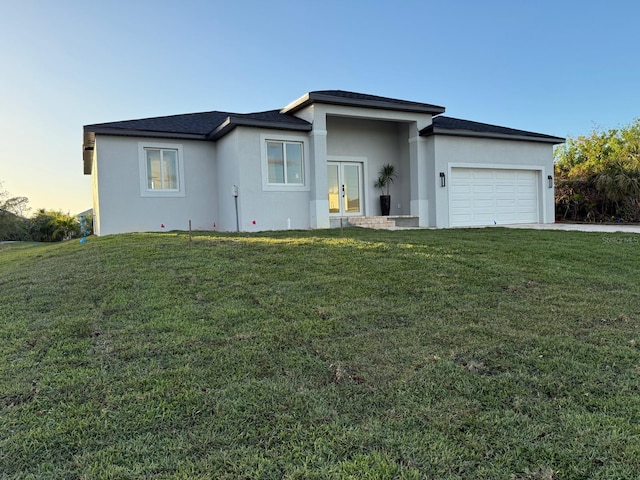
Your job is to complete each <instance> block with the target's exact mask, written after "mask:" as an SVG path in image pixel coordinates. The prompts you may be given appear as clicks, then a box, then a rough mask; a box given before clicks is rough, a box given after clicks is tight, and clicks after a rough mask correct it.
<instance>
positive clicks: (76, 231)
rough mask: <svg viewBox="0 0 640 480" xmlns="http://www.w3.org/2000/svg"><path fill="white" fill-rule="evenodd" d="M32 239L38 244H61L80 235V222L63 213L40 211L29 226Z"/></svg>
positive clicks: (42, 209)
mask: <svg viewBox="0 0 640 480" xmlns="http://www.w3.org/2000/svg"><path fill="white" fill-rule="evenodd" d="M29 233H30V234H31V238H32V239H33V240H35V241H38V242H59V241H61V240H69V239H71V238H74V237H77V236H78V235H80V222H78V220H77V219H76V218H74V217H71V216H69V215H66V214H64V213H62V212H54V211H47V210H45V209H44V208H41V209H39V210H38V211H37V212H36V214H35V215H34V216H33V218H32V219H31V222H30V226H29Z"/></svg>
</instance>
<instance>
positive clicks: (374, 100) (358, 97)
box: [280, 90, 445, 115]
mask: <svg viewBox="0 0 640 480" xmlns="http://www.w3.org/2000/svg"><path fill="white" fill-rule="evenodd" d="M314 103H323V104H329V105H342V106H350V107H364V108H375V109H379V110H395V111H401V112H412V113H430V114H432V115H438V114H440V113H444V110H445V108H444V107H440V106H438V105H430V104H428V103H419V102H410V101H407V100H398V99H395V98H388V97H379V96H377V95H366V94H362V93H355V92H346V91H343V90H323V91H317V92H309V93H307V94H305V95H303V96H302V97H300V98H299V99H297V100H295V101H293V102H292V103H290V104H289V105H287V106H286V107H284V108H283V109H282V110H280V112H281V113H294V112H297V111H298V110H300V109H302V108H304V107H307V106H309V105H312V104H314Z"/></svg>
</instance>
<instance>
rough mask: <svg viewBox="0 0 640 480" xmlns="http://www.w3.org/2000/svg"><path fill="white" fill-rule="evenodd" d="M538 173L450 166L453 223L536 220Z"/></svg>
mask: <svg viewBox="0 0 640 480" xmlns="http://www.w3.org/2000/svg"><path fill="white" fill-rule="evenodd" d="M538 183H539V182H538V172H537V171H535V170H513V169H496V168H459V167H456V168H452V169H451V182H450V188H451V190H450V194H451V196H450V199H449V215H450V221H451V225H452V226H480V225H490V224H494V223H502V224H508V223H537V222H538V221H539V214H538V192H539V184H538Z"/></svg>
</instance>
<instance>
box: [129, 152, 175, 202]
mask: <svg viewBox="0 0 640 480" xmlns="http://www.w3.org/2000/svg"><path fill="white" fill-rule="evenodd" d="M147 148H158V149H167V150H177V151H178V190H151V189H149V188H147V155H146V153H145V149H147ZM138 166H139V171H140V196H141V197H184V196H185V190H184V156H183V154H182V145H181V144H179V143H161V142H138Z"/></svg>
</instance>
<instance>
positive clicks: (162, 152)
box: [138, 142, 184, 197]
mask: <svg viewBox="0 0 640 480" xmlns="http://www.w3.org/2000/svg"><path fill="white" fill-rule="evenodd" d="M138 155H139V163H140V195H141V196H143V197H167V196H168V197H183V196H184V165H183V159H182V145H176V144H166V143H143V142H140V143H139V144H138Z"/></svg>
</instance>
